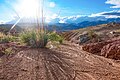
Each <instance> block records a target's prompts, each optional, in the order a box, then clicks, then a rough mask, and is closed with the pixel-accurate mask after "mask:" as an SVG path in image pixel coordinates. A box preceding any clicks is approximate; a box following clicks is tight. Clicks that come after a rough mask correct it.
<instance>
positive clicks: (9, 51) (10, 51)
mask: <svg viewBox="0 0 120 80" xmlns="http://www.w3.org/2000/svg"><path fill="white" fill-rule="evenodd" d="M3 53H4V54H12V53H14V52H13V50H12V48H7V49H5V51H3Z"/></svg>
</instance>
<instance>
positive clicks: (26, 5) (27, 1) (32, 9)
mask: <svg viewBox="0 0 120 80" xmlns="http://www.w3.org/2000/svg"><path fill="white" fill-rule="evenodd" d="M39 7H40V1H39V0H20V1H19V3H18V5H17V11H18V12H19V13H18V14H20V16H22V17H27V18H28V17H35V16H36V15H37V13H38V11H40V10H39V9H40V8H39Z"/></svg>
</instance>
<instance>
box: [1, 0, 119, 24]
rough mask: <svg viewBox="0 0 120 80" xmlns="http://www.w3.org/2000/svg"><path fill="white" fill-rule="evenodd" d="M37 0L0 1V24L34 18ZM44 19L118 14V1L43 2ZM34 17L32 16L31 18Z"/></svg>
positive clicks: (65, 0)
mask: <svg viewBox="0 0 120 80" xmlns="http://www.w3.org/2000/svg"><path fill="white" fill-rule="evenodd" d="M37 1H38V0H0V23H1V22H8V21H11V20H13V19H15V18H16V16H18V15H19V16H20V17H22V18H23V17H34V16H35V14H36V13H35V12H36V11H35V8H36V7H38V5H37V3H38V2H37ZM44 8H45V10H44V14H45V16H46V17H47V18H46V19H48V20H50V19H54V18H56V17H59V18H60V17H70V16H78V15H79V16H83V15H85V16H91V17H94V16H100V15H101V14H103V13H107V12H108V13H109V12H120V10H119V9H120V0H44ZM33 15H34V16H33Z"/></svg>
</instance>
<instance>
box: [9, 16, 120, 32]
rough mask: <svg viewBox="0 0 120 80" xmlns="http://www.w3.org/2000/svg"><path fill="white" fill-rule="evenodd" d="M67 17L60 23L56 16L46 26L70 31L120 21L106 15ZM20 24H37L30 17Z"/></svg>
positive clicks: (29, 25)
mask: <svg viewBox="0 0 120 80" xmlns="http://www.w3.org/2000/svg"><path fill="white" fill-rule="evenodd" d="M64 19H66V20H65V22H64V23H60V22H59V21H60V19H59V18H55V19H53V20H51V22H49V23H48V24H47V25H46V27H47V29H48V30H54V29H56V30H57V31H69V30H75V29H80V28H84V27H89V26H96V25H100V24H108V23H111V22H116V23H119V22H120V18H105V17H101V16H100V17H87V16H85V17H79V18H77V17H72V18H69V19H67V18H64ZM15 22H16V20H13V21H10V22H8V23H7V24H14V23H15ZM18 26H20V27H22V28H33V27H34V26H36V25H35V22H34V21H33V20H31V19H30V20H29V19H24V20H21V21H20V22H19V24H18Z"/></svg>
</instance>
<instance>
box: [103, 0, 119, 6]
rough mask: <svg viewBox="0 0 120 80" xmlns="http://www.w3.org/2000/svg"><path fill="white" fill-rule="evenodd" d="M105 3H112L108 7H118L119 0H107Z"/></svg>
mask: <svg viewBox="0 0 120 80" xmlns="http://www.w3.org/2000/svg"><path fill="white" fill-rule="evenodd" d="M105 3H106V4H112V5H113V6H111V7H110V8H120V0H107V1H106V2H105Z"/></svg>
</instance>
